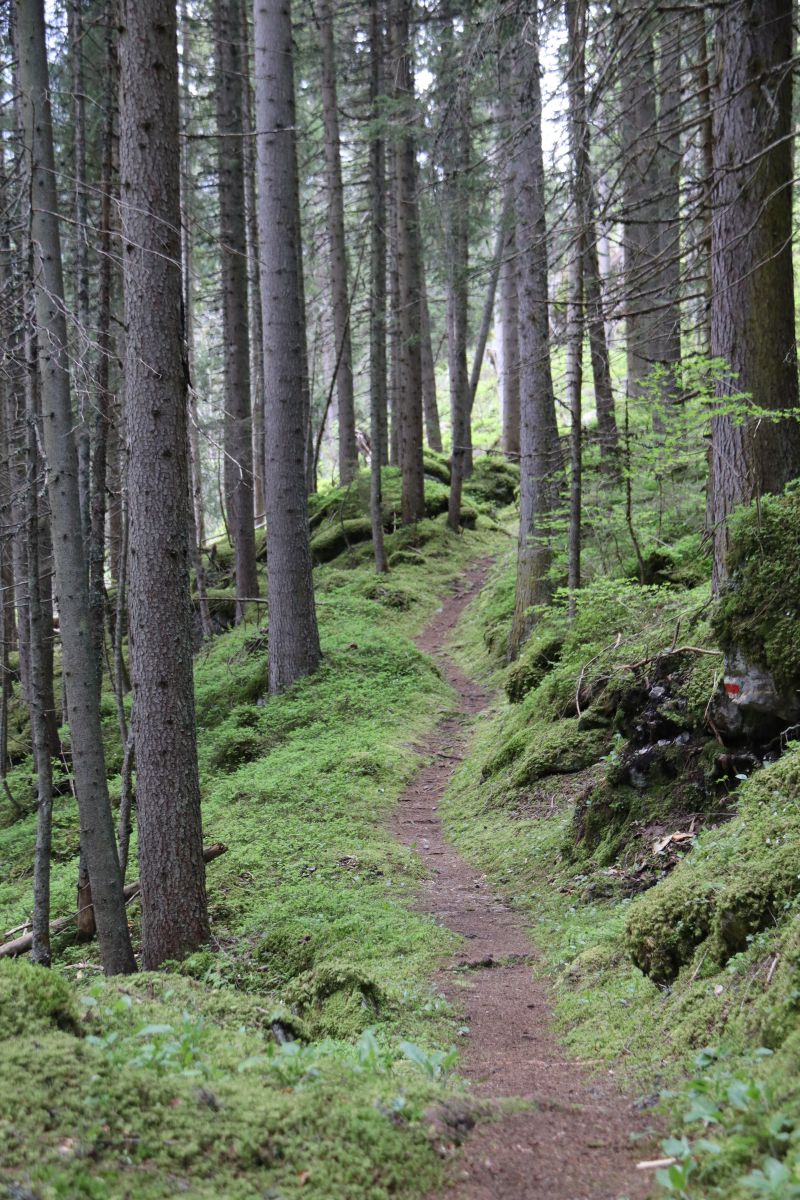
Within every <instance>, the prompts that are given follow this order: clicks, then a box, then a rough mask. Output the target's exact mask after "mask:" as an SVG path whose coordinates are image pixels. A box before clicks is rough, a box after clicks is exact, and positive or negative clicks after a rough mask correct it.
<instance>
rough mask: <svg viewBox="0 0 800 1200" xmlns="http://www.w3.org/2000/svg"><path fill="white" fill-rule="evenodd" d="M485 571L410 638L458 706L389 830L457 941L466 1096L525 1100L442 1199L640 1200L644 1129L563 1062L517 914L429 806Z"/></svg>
mask: <svg viewBox="0 0 800 1200" xmlns="http://www.w3.org/2000/svg"><path fill="white" fill-rule="evenodd" d="M490 563H491V560H490V559H485V560H482V561H480V562H478V563H476V564H475V566H474V567H473V568H472V569H471V570H470V571H468V572H467V573H466V574H465V575H464V577H463V578H462V579H461V580H459V581H458V583H457V585H456V587H455V589H454V593H453V595H452V597H448V599H447V600H446V601H445V603H444V604H443V606H442V608H441V609H439V611H438V612H437V613H436V615H435V616H434V617H433V619H432V620H431V621H430V623H429V624H428V625H427V627H426V628H425V630H424V632H423V633H422V635H421V636H420V637H419V638H418V640H417V645H418V646H419V648H420V649H421V650H423V651H424V652H425V653H427V654H430V655H431V656H432V657H433V658H434V659H435V661H436V662H437V663H438V665H439V668H440V670H441V671H442V673H443V674H444V675H445V677H446V678H447V679H448V681H449V682H450V684H451V685H452V686H453V688H454V689H455V691H456V694H457V695H458V697H459V699H460V705H459V708H460V711H459V712H458V713H457V714H455V715H453V716H448V717H446V718H445V719H444V720H442V721H441V722H440V723H439V724H438V725H437V726H436V727H435V728H434V729H432V730H431V732H430V733H429V734H428V736H427V737H426V738H425V739H424V741H423V743H422V744H421V745H420V747H419V748H420V749H421V751H422V752H423V753H424V754H425V755H426V756H427V757H428V758H429V760H430V763H429V765H428V766H426V767H423V768H422V769H421V770H420V771H419V773H418V774H417V775H416V777H415V778H414V779H413V781H412V782H411V784H410V785H409V787H408V788H407V789H406V791H405V793H404V794H403V795H402V796H401V798H400V804H399V808H398V812H397V816H396V818H395V821H394V825H393V831H394V833H395V835H396V836H397V838H398V839H399V840H400V841H402V842H404V843H406V844H407V845H412V846H413V847H414V848H415V849H416V852H417V853H418V854H420V855H421V857H422V858H423V859H424V861H425V863H426V865H427V867H428V870H429V875H428V878H427V880H426V881H425V883H424V884H423V887H422V891H421V896H420V900H419V908H420V909H421V910H423V911H426V912H429V913H431V914H432V915H433V916H434V917H435V918H436V919H437V920H438V921H439V922H440V923H441V924H443V925H446V926H448V927H449V928H450V929H453V930H455V931H456V932H457V933H459V934H461V935H462V936H463V937H464V938H465V939H466V941H465V946H464V951H463V953H461V954H459V955H458V956H456V957H455V958H454V959H453V960H452V961H451V962H449V963H445V964H443V967H442V970H441V973H440V976H439V978H438V980H437V982H438V984H439V986H440V988H441V990H442V992H443V993H444V995H445V996H446V997H447V999H448V1000H449V1001H450V1002H451V1003H453V1004H454V1006H455V1007H456V1009H457V1011H459V1012H463V1013H464V1021H465V1025H467V1026H468V1027H469V1034H468V1035H467V1037H466V1038H465V1040H464V1044H463V1045H462V1046H461V1047H460V1049H461V1051H462V1053H461V1059H460V1070H461V1072H462V1074H463V1075H464V1076H465V1077H466V1078H467V1079H469V1080H470V1082H471V1085H472V1088H471V1090H472V1094H473V1095H474V1096H475V1098H476V1100H479V1101H481V1102H487V1103H489V1104H491V1103H493V1102H497V1101H499V1100H502V1099H506V1098H511V1097H519V1098H522V1099H523V1100H525V1101H526V1102H528V1103H527V1105H526V1107H525V1111H522V1112H514V1113H511V1114H509V1115H505V1116H501V1117H500V1118H499V1119H498V1120H492V1121H490V1122H481V1123H479V1124H478V1126H477V1127H476V1128H475V1130H474V1131H473V1132H472V1133H471V1134H469V1136H468V1137H467V1140H466V1143H465V1145H464V1147H463V1149H462V1151H461V1153H460V1154H459V1155H458V1157H457V1158H456V1159H455V1165H454V1169H453V1178H452V1181H451V1184H450V1186H449V1187H448V1189H447V1190H446V1192H445V1193H443V1194H442V1197H441V1200H622V1198H623V1197H624V1198H626V1200H644V1198H645V1197H647V1196H648V1195H650V1193H651V1188H652V1184H653V1175H652V1172H651V1171H649V1170H648V1171H642V1170H637V1169H636V1163H637V1161H641V1160H643V1159H647V1158H653V1157H657V1155H656V1154H655V1153H654V1152H653V1145H652V1141H651V1139H650V1138H649V1137H648V1136H647V1131H648V1127H649V1126H651V1125H652V1121H651V1120H649V1119H648V1114H647V1113H643V1112H640V1111H638V1110H637V1109H636V1107H635V1105H634V1103H633V1102H632V1101H631V1099H629V1098H626V1097H625V1096H624V1095H622V1093H621V1092H620V1091H619V1089H618V1087H617V1085H616V1082H615V1080H614V1078H613V1074H612V1072H610V1071H609V1070H608V1068H607V1067H602V1068H601V1067H599V1066H598V1065H596V1064H585V1063H579V1062H576V1061H574V1060H572V1059H570V1058H568V1057H567V1055H566V1052H565V1050H564V1048H563V1046H561V1045H560V1044H559V1041H558V1039H557V1037H556V1036H555V1034H554V1033H553V1031H552V1028H551V1017H552V1001H551V998H550V995H549V989H548V987H547V984H546V982H544V981H541V980H536V979H534V978H533V972H532V966H531V964H532V962H533V960H534V959H535V957H536V950H535V947H534V946H533V945H532V944H531V942H530V941H529V939H528V937H527V936H526V933H525V929H524V923H523V921H522V919H521V918H520V917H519V916H517V915H515V914H514V913H513V912H512V911H511V910H510V909H509V908H508V907H507V906H506V905H505V904H504V903H503V901H502V900H501V899H500V898H499V897H498V896H496V895H495V894H493V892H492V889H491V887H490V885H489V884H488V883H487V881H486V879H485V878H484V877H482V876H480V875H476V873H475V871H474V869H473V868H471V867H469V866H468V865H467V864H466V863H465V862H464V861H463V860H462V859H461V858H460V856H459V855H458V853H457V851H456V850H455V849H454V848H453V847H452V846H451V845H449V844H448V842H447V841H446V839H445V837H444V834H443V831H442V826H441V822H440V819H439V812H438V804H439V800H440V798H441V797H442V795H443V793H444V791H445V788H446V787H447V784H448V782H449V780H450V776H451V775H452V774H453V771H454V770H455V769H456V767H457V765H458V762H459V761H460V760H461V759H462V758H463V757H464V755H465V753H466V750H467V747H468V743H469V736H470V725H471V723H472V721H473V720H474V718H475V717H476V716H477V715H478V714H479V713H480V712H481V711H482V710H483V709H484V708H486V706H487V704H488V702H489V699H490V697H489V696H488V695H487V693H486V692H485V691H484V690H483V689H482V688H481V687H480V686H479V685H478V684H476V683H475V682H474V681H473V680H470V679H468V678H467V677H466V676H465V675H464V674H463V673H462V672H461V671H460V670H459V669H458V667H457V666H456V665H455V663H454V662H452V660H451V659H450V658H449V657H448V655H447V653H446V651H445V646H446V643H447V640H448V638H449V636H450V634H451V633H452V631H453V629H454V627H455V625H456V624H457V622H458V619H459V617H460V616H461V614H462V612H463V610H464V609H465V607H466V606H467V604H468V603H469V602H470V600H472V599H473V598H474V597H475V596H476V595H477V593H478V592H479V591H480V588H481V586H482V584H483V581H484V579H485V577H486V574H487V571H488V569H489V566H490ZM592 1067H594V1069H592ZM454 1124H455V1125H457V1124H459V1119H458V1116H456V1117H455V1119H454V1120H452V1119H448V1117H447V1115H446V1114H445V1125H449V1126H450V1127H451V1131H452V1126H453V1125H454ZM467 1124H469V1122H467ZM637 1134H638V1135H639V1138H638V1139H637V1140H636V1141H634V1140H632V1135H637ZM642 1135H644V1136H642Z"/></svg>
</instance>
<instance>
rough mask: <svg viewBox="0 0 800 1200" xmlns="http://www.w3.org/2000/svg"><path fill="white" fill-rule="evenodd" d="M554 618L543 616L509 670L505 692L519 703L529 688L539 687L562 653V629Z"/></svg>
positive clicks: (511, 699) (512, 701) (514, 701)
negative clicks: (549, 618)
mask: <svg viewBox="0 0 800 1200" xmlns="http://www.w3.org/2000/svg"><path fill="white" fill-rule="evenodd" d="M552 624H553V623H552V619H551V620H547V619H545V620H543V621H541V622H540V623H539V625H538V626H537V627H536V628H535V629H534V631H533V633H532V634H531V636H530V637H529V638H528V641H527V642H526V643H525V647H524V649H523V651H522V654H521V655H520V657H519V659H518V660H517V662H515V663H512V665H511V666H510V667H509V669H508V672H507V674H506V684H505V688H506V695H507V696H508V698H509V700H510V701H511V703H512V704H518V703H519V701H520V700H522V699H523V698H524V697H525V696H527V694H528V692H530V691H532V690H533V688H535V687H538V685H539V684H540V683H541V682H542V680H543V679H544V677H545V675H547V674H548V673H549V672H550V671H551V670H552V669H553V667H554V666H555V664H556V663H557V662H558V660H559V658H560V657H561V651H562V648H563V645H564V631H563V629H554V628H553V627H552Z"/></svg>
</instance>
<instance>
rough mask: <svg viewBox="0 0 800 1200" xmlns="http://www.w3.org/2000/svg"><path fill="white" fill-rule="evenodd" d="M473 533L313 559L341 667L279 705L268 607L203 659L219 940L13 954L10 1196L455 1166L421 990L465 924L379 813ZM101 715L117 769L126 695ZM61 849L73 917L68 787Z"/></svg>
mask: <svg viewBox="0 0 800 1200" xmlns="http://www.w3.org/2000/svg"><path fill="white" fill-rule="evenodd" d="M479 524H480V525H481V526H482V528H481V529H479V530H477V531H468V532H465V533H463V534H461V535H458V536H456V535H453V534H451V533H449V532H448V531H447V530H446V528H445V525H444V517H439V518H437V519H435V520H434V519H431V520H428V521H426V522H423V523H422V524H421V525H420V526H419V527H417V529H416V530H415V531H413V532H409V531H401V532H398V533H397V534H396V535H394V541H393V542H392V543H391V548H392V550H393V552H394V553H395V554H398V553H399V552H400V551H401V550H404V551H405V553H406V554H407V556H408V560H409V561H407V562H402V563H401V564H400V565H398V566H396V568H395V569H394V570H393V571H392V573H391V574H390V575H389V576H387V577H386V578H378V577H376V576H375V575H374V572H373V571H372V570H371V569H370V564H369V559H368V555H366V554H362V555H360V556H354V555H353V554H350V553H345V554H343V555H341V556H340V557H339V558H338V559H337V560H335V561H334V562H332V563H331V564H329V565H326V566H323V567H320V568H318V570H317V572H316V577H317V595H318V605H319V609H318V611H319V617H320V625H321V634H322V642H323V650H324V662H323V666H322V668H321V670H320V671H319V672H318V673H317V674H316V675H315V676H314V677H313V678H310V679H307V680H304V681H302V682H300V683H299V684H298V685H297V686H295V687H294V688H292V689H291V690H290V691H289V692H288V693H286V694H285V695H283V696H281V697H279V698H268V697H267V696H266V695H265V693H266V641H265V637H266V631H265V628H264V626H263V623H262V622H263V611H264V610H263V608H262V609H261V610H260V614H257V613H255V612H254V613H253V614H252V620H251V621H250V623H248V624H247V625H245V626H243V627H241V628H239V629H236V630H233V631H230V632H228V633H225V634H222V635H221V636H219V637H217V638H215V639H214V640H212V641H211V642H210V643H208V644H207V645H206V646H205V647H204V648H203V649H202V650H201V652H200V653H199V655H198V657H197V659H196V667H195V675H196V696H197V711H198V722H199V750H200V767H201V776H202V790H203V800H204V810H203V816H204V831H205V838H206V841H207V842H215V841H221V842H224V843H225V844H226V845H227V846H228V851H227V853H226V854H225V855H224V856H223V857H221V858H220V859H218V860H217V861H215V862H214V863H212V864H210V865H209V867H208V885H209V899H210V906H211V916H212V927H213V941H212V943H211V944H210V946H209V947H208V948H207V949H205V950H203V951H201V952H199V953H197V954H195V955H194V956H193V957H191V958H190V959H189V960H187V961H186V962H184V963H181V964H179V965H178V964H176V965H175V966H174V968H173V969H171V970H167V971H164V972H161V973H159V974H157V975H140V976H138V977H135V978H132V979H124V980H114V981H104V980H103V979H102V977H101V975H100V972H99V969H98V964H97V958H96V948H95V947H94V946H92V945H78V944H74V943H72V942H71V941H70V939H69V938H67V937H62V938H61V939H60V941H58V942H57V944H56V951H57V961H58V968H57V969H56V970H54V971H52V972H45V971H42V970H41V969H34V968H33V967H30V966H28V965H27V964H26V963H24V962H18V961H13V962H12V961H2V962H0V1039H2V1048H1V1049H0V1053H1V1054H2V1062H3V1069H2V1078H3V1086H2V1088H0V1144H2V1146H3V1152H2V1156H1V1161H2V1165H1V1166H0V1195H2V1194H3V1186H4V1185H5V1186H6V1187H7V1188H8V1189H10V1191H9V1195H11V1194H13V1195H20V1196H21V1195H23V1194H24V1195H26V1196H29V1195H30V1196H35V1197H40V1198H41V1200H55V1198H61V1197H64V1198H67V1197H69V1198H70V1200H73V1198H76V1200H77V1198H82V1197H98V1198H99V1197H102V1198H103V1200H107V1198H111V1197H114V1198H116V1197H131V1198H132V1200H160V1198H161V1197H168V1196H169V1197H171V1196H173V1195H175V1194H181V1195H185V1196H187V1197H190V1198H191V1197H197V1198H198V1200H200V1198H206V1197H207V1198H209V1200H210V1198H211V1197H221V1196H224V1197H226V1198H228V1197H230V1198H231V1200H240V1198H241V1200H249V1198H250V1197H265V1196H269V1197H273V1198H276V1200H277V1198H278V1197H285V1198H287V1200H289V1198H291V1197H293V1196H299V1195H302V1196H309V1197H318V1198H319V1200H339V1198H341V1200H345V1198H346V1200H362V1198H363V1200H367V1198H368V1200H381V1198H384V1197H389V1196H392V1197H404V1196H408V1197H412V1196H418V1195H422V1194H424V1193H425V1192H426V1190H428V1189H429V1188H430V1187H432V1186H433V1185H434V1184H435V1183H436V1182H437V1180H438V1179H439V1178H440V1175H441V1169H442V1164H441V1158H440V1156H439V1153H437V1144H438V1141H440V1137H439V1135H437V1137H436V1138H434V1136H433V1135H432V1134H431V1133H430V1131H429V1127H428V1121H427V1119H426V1117H425V1114H426V1112H427V1111H428V1109H429V1107H430V1105H431V1104H432V1103H433V1102H434V1101H435V1100H436V1099H437V1097H440V1096H441V1095H442V1089H443V1088H444V1087H450V1086H452V1084H451V1083H449V1082H448V1079H447V1077H448V1076H449V1075H450V1073H451V1071H452V1065H453V1058H454V1056H453V1054H452V1052H451V1047H452V1044H453V1042H454V1040H455V1038H456V1030H455V1026H454V1022H453V1019H452V1017H451V1014H450V1012H449V1009H448V1007H447V1005H446V1004H445V1002H444V1001H443V999H442V998H441V997H440V996H439V995H438V993H437V992H436V991H435V990H432V989H431V986H430V982H429V981H430V976H431V972H432V968H433V966H434V964H435V962H436V961H437V959H438V958H439V956H440V955H441V954H442V953H444V952H446V951H447V950H448V949H449V948H451V946H452V941H453V938H452V935H450V934H449V933H448V932H447V931H445V930H443V929H441V928H440V927H439V926H438V925H436V924H435V923H434V922H433V921H432V920H431V919H429V918H427V917H424V916H422V915H419V914H417V913H415V912H414V911H413V909H412V907H411V902H412V899H413V895H414V891H415V888H416V885H417V879H418V872H419V868H418V866H417V865H416V863H415V860H414V856H413V855H412V854H411V853H410V852H409V851H408V850H407V849H406V848H404V847H400V846H398V845H397V844H396V843H395V842H394V841H393V840H392V839H391V837H390V835H389V833H388V832H387V830H386V821H387V818H388V816H389V814H390V813H391V811H392V807H393V805H394V803H395V800H396V798H397V796H398V794H399V793H400V791H401V790H402V788H403V786H404V785H405V783H406V781H407V780H408V779H409V777H410V776H411V774H412V773H413V771H414V770H415V768H416V766H417V763H418V761H419V756H418V754H417V753H416V751H415V749H414V743H415V737H416V735H417V734H418V733H420V732H421V731H422V730H423V729H424V728H426V727H427V726H428V725H429V724H430V723H431V722H432V721H435V720H437V719H438V717H439V714H440V713H442V712H447V711H449V706H450V704H451V695H450V692H449V689H448V687H447V686H446V684H445V683H444V682H443V680H442V679H441V677H440V675H439V673H438V671H437V669H436V667H435V666H434V665H433V664H432V663H431V662H430V661H428V660H427V659H426V658H425V657H424V656H423V655H422V654H420V653H419V652H418V651H417V649H416V648H415V646H414V644H413V640H412V637H413V634H414V632H415V631H416V630H417V629H419V627H420V625H421V624H422V623H423V621H424V620H425V618H426V617H427V616H428V615H430V614H431V612H432V611H433V610H434V609H435V608H436V607H437V605H438V604H439V603H440V599H441V596H442V595H443V594H444V592H445V590H446V588H447V587H449V585H450V583H451V582H452V580H453V579H454V578H456V577H458V576H459V575H460V573H461V572H462V571H463V568H464V566H465V564H466V563H467V562H468V561H471V560H473V559H474V558H475V557H477V556H479V555H481V554H486V553H491V552H493V551H494V550H496V549H497V547H498V544H499V543H500V542H504V541H505V539H504V537H503V535H502V534H500V533H499V532H498V530H497V528H496V527H495V526H494V524H493V522H492V521H491V520H490V519H488V518H486V517H484V518H482V519H481V521H480V522H479ZM224 549H225V548H224V547H222V551H223V552H222V553H221V554H219V555H218V558H219V559H224V557H225V555H224ZM365 549H368V548H365ZM104 712H105V713H106V722H107V736H108V742H109V749H110V766H111V769H112V770H118V769H119V761H120V756H119V753H118V750H119V748H118V746H116V743H115V737H116V734H115V728H116V726H115V718H114V709H113V704H112V703H111V701H110V698H109V699H108V700H105V701H104ZM26 769H27V770H28V772H29V764H27V767H26V764H24V763H22V764H20V767H19V770H18V775H17V778H16V780H15V785H16V786H17V787H18V789H19V794H20V797H21V798H22V799H23V802H24V803H25V804H26V805H27V806H28V807H30V806H31V804H32V795H31V792H30V778H29V777H26V776H25V771H26ZM26 780H27V782H26ZM115 782H116V781H115V780H113V779H112V794H113V792H114V790H115V786H114V785H115ZM116 791H117V794H118V784H117V787H116ZM4 816H5V818H6V819H5V823H4V827H3V828H0V927H1V928H2V929H3V930H5V929H11V928H12V927H14V926H16V925H18V924H19V923H21V922H22V921H23V920H25V919H26V917H27V916H28V914H29V909H30V900H31V863H32V856H33V842H34V819H33V816H32V815H31V816H29V817H27V818H25V819H23V820H21V821H11V820H10V817H11V814H10V813H8V814H4ZM54 847H55V853H54V864H53V912H54V914H55V915H60V914H64V913H68V912H70V911H71V908H72V906H73V904H74V884H75V878H76V870H77V857H76V855H77V849H78V838H77V826H76V814H75V807H74V803H73V801H72V798H71V797H70V795H69V792H68V790H65V792H64V794H62V795H60V796H59V798H58V800H57V803H56V810H55V830H54ZM135 849H136V848H135V842H134V845H133V848H132V852H133V861H132V864H131V867H130V872H129V875H130V877H131V878H134V877H135V875H136V857H135ZM130 911H131V925H132V931H133V935H134V941H136V938H137V911H136V905H135V903H134V904H133V905H132V906H131V910H130ZM15 1189H17V1190H15Z"/></svg>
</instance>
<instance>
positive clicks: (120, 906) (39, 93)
mask: <svg viewBox="0 0 800 1200" xmlns="http://www.w3.org/2000/svg"><path fill="white" fill-rule="evenodd" d="M17 19H18V27H17V28H18V52H19V79H20V88H21V93H22V113H23V125H24V132H25V143H26V146H27V148H28V153H29V155H30V171H31V175H30V184H31V196H32V199H33V211H32V214H31V237H32V242H33V245H34V253H35V259H34V280H35V287H36V320H37V326H38V331H39V359H40V366H41V381H42V415H43V430H44V448H45V453H46V455H47V462H48V490H49V494H50V508H51V512H52V521H53V545H54V553H55V569H56V587H57V590H58V608H59V616H60V623H61V643H62V661H63V669H64V673H65V677H66V680H67V704H68V713H69V724H70V734H71V739H72V762H73V769H74V773H75V789H76V792H77V796H78V806H79V815H80V824H81V845H82V847H83V850H84V852H85V854H86V859H87V863H88V867H89V873H90V875H91V879H92V893H93V898H94V915H95V920H96V922H97V931H98V935H99V940H100V951H101V956H102V960H103V966H104V968H105V970H106V972H107V973H108V974H119V973H125V972H130V971H133V970H135V967H136V964H135V961H134V958H133V950H132V948H131V942H130V935H129V933H128V923H127V916H126V912H125V905H124V902H123V897H122V879H121V876H120V870H119V861H118V859H117V850H116V844H115V841H114V827H113V824H112V820H111V806H110V804H109V800H108V785H107V783H106V771H105V761H104V755H103V739H102V732H101V728H100V694H99V686H98V675H97V669H96V664H95V662H94V657H93V654H92V637H91V628H90V622H89V597H88V588H87V571H86V559H85V556H84V546H83V537H82V529H81V515H80V499H79V488H78V456H77V453H76V449H75V441H74V438H73V429H74V422H73V416H72V404H71V398H70V381H69V364H68V349H67V330H66V320H65V317H64V281H63V273H62V265H61V242H60V237H59V229H58V216H57V213H58V198H57V195H56V174H55V161H54V155H53V129H52V118H51V112H50V97H49V80H48V71H47V55H46V50H45V24H44V5H43V3H42V0H30V3H26V4H24V5H21V6H20V7H19V8H18V10H17Z"/></svg>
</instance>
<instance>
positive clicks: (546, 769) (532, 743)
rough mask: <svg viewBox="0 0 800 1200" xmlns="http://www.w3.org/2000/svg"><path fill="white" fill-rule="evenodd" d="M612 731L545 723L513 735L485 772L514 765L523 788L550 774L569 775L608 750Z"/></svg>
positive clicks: (571, 723)
mask: <svg viewBox="0 0 800 1200" xmlns="http://www.w3.org/2000/svg"><path fill="white" fill-rule="evenodd" d="M609 741H610V734H608V732H607V731H605V730H602V729H589V730H582V729H580V728H579V726H578V723H577V721H571V720H564V721H554V722H552V723H551V722H543V723H541V724H533V725H529V726H527V727H526V728H525V729H524V730H522V731H520V732H519V733H516V734H513V735H512V736H511V737H510V738H509V739H508V740H507V741H506V742H505V743H504V745H503V746H502V748H501V750H500V751H499V752H498V753H497V754H496V755H494V756H493V757H491V758H489V760H488V761H487V763H486V764H485V766H484V768H483V771H484V775H486V776H490V775H494V774H496V773H497V772H498V771H499V770H502V769H503V768H504V767H507V766H509V765H512V764H513V769H512V771H511V782H512V784H513V786H514V787H517V788H522V787H526V786H527V785H529V784H531V783H535V782H536V780H538V779H543V778H544V777H545V776H547V775H569V774H572V773H574V772H576V771H581V770H583V768H584V767H588V766H591V764H592V763H595V762H597V761H598V759H599V758H601V756H602V755H603V754H604V753H605V751H606V750H607V749H608V743H609Z"/></svg>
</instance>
